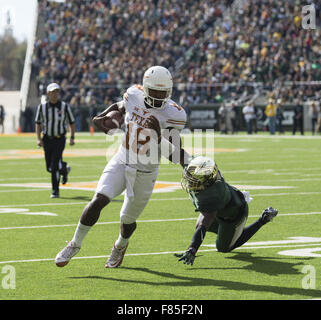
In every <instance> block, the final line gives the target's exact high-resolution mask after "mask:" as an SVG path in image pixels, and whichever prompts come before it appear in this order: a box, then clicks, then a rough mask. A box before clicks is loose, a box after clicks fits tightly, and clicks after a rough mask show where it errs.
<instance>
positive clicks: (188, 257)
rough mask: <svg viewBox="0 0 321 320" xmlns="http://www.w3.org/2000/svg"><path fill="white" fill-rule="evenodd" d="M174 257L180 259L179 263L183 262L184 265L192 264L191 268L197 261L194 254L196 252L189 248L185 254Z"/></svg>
mask: <svg viewBox="0 0 321 320" xmlns="http://www.w3.org/2000/svg"><path fill="white" fill-rule="evenodd" d="M174 256H175V257H177V258H180V259H178V261H182V260H183V261H184V264H190V265H191V266H192V265H193V263H194V260H195V253H194V250H193V249H191V248H189V249H188V250H187V251H185V252H184V253H175V254H174Z"/></svg>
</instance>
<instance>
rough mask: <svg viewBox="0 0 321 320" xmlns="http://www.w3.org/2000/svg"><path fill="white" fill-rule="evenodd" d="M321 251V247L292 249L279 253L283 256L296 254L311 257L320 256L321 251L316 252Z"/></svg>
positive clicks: (295, 255) (296, 255)
mask: <svg viewBox="0 0 321 320" xmlns="http://www.w3.org/2000/svg"><path fill="white" fill-rule="evenodd" d="M317 251H321V248H320V247H319V248H304V249H292V250H284V251H279V252H278V254H280V255H281V256H292V257H293V256H294V257H309V258H320V257H321V254H320V253H315V252H317Z"/></svg>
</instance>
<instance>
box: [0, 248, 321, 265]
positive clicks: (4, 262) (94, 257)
mask: <svg viewBox="0 0 321 320" xmlns="http://www.w3.org/2000/svg"><path fill="white" fill-rule="evenodd" d="M249 245H250V243H249ZM320 245H321V243H306V244H298V245H276V246H271V245H267V246H253V247H251V246H244V247H239V248H237V249H235V250H240V249H241V250H242V249H245V250H247V249H269V248H287V247H291V248H295V247H307V246H309V247H310V246H320ZM211 251H217V250H216V249H201V250H198V252H211ZM181 252H182V251H180V250H177V251H164V252H146V253H128V254H126V257H131V256H132V257H135V256H151V255H163V254H174V253H181ZM233 252H235V251H233ZM108 257H109V255H103V256H86V257H73V258H72V259H73V260H80V259H102V258H108ZM54 260H55V259H54V258H44V259H28V260H8V261H0V264H11V263H21V262H45V261H54Z"/></svg>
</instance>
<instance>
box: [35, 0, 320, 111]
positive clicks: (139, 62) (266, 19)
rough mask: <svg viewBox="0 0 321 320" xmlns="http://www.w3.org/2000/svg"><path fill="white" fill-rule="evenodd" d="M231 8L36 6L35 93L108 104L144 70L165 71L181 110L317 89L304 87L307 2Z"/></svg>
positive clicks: (312, 49)
mask: <svg viewBox="0 0 321 320" xmlns="http://www.w3.org/2000/svg"><path fill="white" fill-rule="evenodd" d="M233 2H234V1H233V0H207V1H204V0H201V1H194V0H184V1H181V0H153V1H147V0H129V1H122V0H97V1H87V0H77V1H76V0H65V2H63V3H57V2H53V1H48V0H39V16H40V18H41V19H39V21H43V30H42V31H43V32H41V33H39V34H38V37H37V39H36V42H35V50H34V55H33V73H32V74H33V77H34V78H35V79H36V81H37V84H38V88H39V96H40V95H41V94H42V93H43V90H44V88H45V87H46V85H47V84H48V83H49V82H52V81H56V82H59V83H60V84H61V87H62V88H63V89H65V97H64V99H65V100H66V101H69V102H70V103H71V104H72V105H74V106H79V105H81V106H92V105H95V104H98V105H102V104H104V105H108V104H110V103H112V102H114V101H115V100H118V99H120V97H121V94H122V92H123V89H124V88H126V87H127V86H128V85H131V84H133V83H140V82H141V80H142V76H143V72H144V71H145V70H146V69H147V68H148V67H150V66H151V65H163V66H165V67H168V68H169V69H170V70H171V72H172V73H173V75H174V83H175V90H174V96H175V99H177V100H180V101H181V102H182V103H189V104H196V103H200V104H202V103H222V102H223V101H225V100H229V99H230V100H236V99H239V98H240V97H241V96H242V95H243V96H251V95H254V94H255V93H256V92H257V90H262V89H266V90H267V91H269V92H271V91H274V92H277V96H278V97H277V98H279V99H282V100H283V101H285V100H287V101H292V100H293V99H294V98H296V97H299V98H300V99H303V100H306V99H309V98H310V97H313V96H315V94H316V92H321V86H320V85H314V86H311V85H304V84H302V82H305V83H309V82H311V81H321V63H320V61H321V42H320V38H321V30H320V28H319V27H317V28H316V29H315V30H305V29H303V28H302V25H301V21H302V7H303V6H304V5H306V4H309V3H313V1H312V0H311V1H306V0H289V1H283V2H282V3H281V2H280V1H277V0H261V1H256V0H244V1H239V0H238V2H239V3H240V4H241V5H239V6H233V5H234V3H233ZM314 4H315V8H316V18H317V21H316V24H317V26H319V24H320V20H319V18H320V5H319V4H317V3H316V2H315V3H314ZM231 7H233V9H231ZM231 10H232V11H231ZM216 22H219V23H216ZM209 30H210V32H207V31H209ZM41 35H44V36H41ZM177 61H180V62H181V63H180V64H179V65H178V64H177ZM299 83H301V84H299Z"/></svg>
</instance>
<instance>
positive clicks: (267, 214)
mask: <svg viewBox="0 0 321 320" xmlns="http://www.w3.org/2000/svg"><path fill="white" fill-rule="evenodd" d="M277 214H278V210H276V209H274V208H272V207H269V208H267V209H265V210H264V211H263V212H262V214H261V217H260V218H259V219H258V220H256V221H255V222H254V223H252V224H251V225H249V226H247V227H246V228H244V230H243V232H242V234H241V235H240V236H239V237H238V238H237V240H236V241H235V243H234V244H233V245H232V247H231V250H233V249H235V248H237V247H240V246H242V245H243V244H244V243H246V242H247V241H248V240H249V239H250V238H252V236H253V235H254V234H255V233H256V232H257V231H258V230H259V229H261V227H262V226H263V225H265V224H266V223H268V222H270V221H272V220H273V218H274V217H276V215H277Z"/></svg>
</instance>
